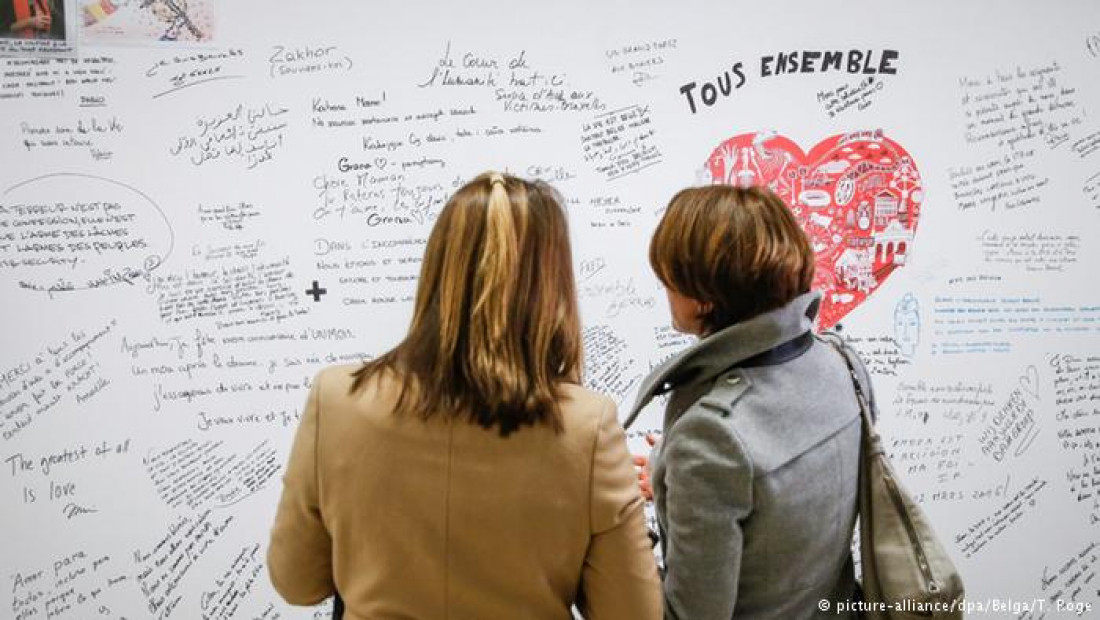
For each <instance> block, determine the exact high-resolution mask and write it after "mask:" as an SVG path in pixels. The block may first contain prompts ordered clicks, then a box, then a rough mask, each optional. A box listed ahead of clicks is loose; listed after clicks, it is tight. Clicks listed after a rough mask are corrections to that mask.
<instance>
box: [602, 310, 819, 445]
mask: <svg viewBox="0 0 1100 620" xmlns="http://www.w3.org/2000/svg"><path fill="white" fill-rule="evenodd" d="M820 306H821V293H820V292H819V291H811V292H809V293H805V294H803V295H799V296H798V297H795V298H794V299H792V300H791V301H789V302H787V305H785V306H781V307H779V308H776V309H775V310H771V311H769V312H765V313H763V314H759V315H757V316H755V317H753V318H751V319H749V320H747V321H742V322H740V323H735V324H733V325H730V326H729V327H727V328H725V329H723V330H721V331H718V332H715V333H713V334H711V335H709V336H707V337H705V338H703V339H701V340H699V342H697V343H695V344H694V345H692V346H691V347H688V348H687V349H685V350H684V351H683V352H681V353H680V354H679V355H677V356H676V357H673V358H672V359H670V360H668V361H666V362H665V363H664V364H661V365H660V366H658V367H657V368H655V369H654V370H653V372H652V373H650V375H649V376H648V377H647V378H646V379H645V381H643V382H642V387H641V390H640V391H639V392H638V398H637V400H636V402H635V403H634V407H633V408H632V409H631V410H630V415H629V416H627V419H626V421H625V422H624V426H630V424H631V423H633V422H634V419H635V418H637V417H638V413H639V412H641V410H642V408H644V407H645V406H646V405H647V404H648V403H649V401H650V400H651V399H652V398H653V397H654V396H655V395H656V394H658V393H661V392H663V391H667V389H668V387H669V386H675V387H681V386H686V385H692V384H695V383H698V382H701V381H708V380H710V379H713V378H714V377H716V376H718V375H719V374H721V373H722V372H723V371H725V370H728V369H729V368H730V367H732V366H733V365H734V364H737V363H738V362H741V361H742V360H745V359H748V358H750V357H752V356H754V355H758V354H760V353H763V352H764V351H767V350H768V349H771V348H773V347H776V346H778V345H780V344H783V343H784V342H787V341H789V340H791V339H792V338H796V337H798V336H800V335H802V334H803V333H805V332H807V331H808V330H810V329H812V328H813V323H814V319H815V318H816V317H817V311H818V309H819V308H820Z"/></svg>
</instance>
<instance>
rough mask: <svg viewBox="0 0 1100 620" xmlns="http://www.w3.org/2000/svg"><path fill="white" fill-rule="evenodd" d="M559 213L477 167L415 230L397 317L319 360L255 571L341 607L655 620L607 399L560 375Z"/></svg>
mask: <svg viewBox="0 0 1100 620" xmlns="http://www.w3.org/2000/svg"><path fill="white" fill-rule="evenodd" d="M580 366H581V336H580V328H579V321H578V314H577V302H576V294H575V284H574V280H573V272H572V260H571V253H570V249H569V236H568V230H567V226H566V219H565V213H564V211H563V209H562V207H561V204H560V201H559V199H558V198H557V195H556V193H555V192H554V191H553V190H552V188H550V187H549V186H548V185H546V184H544V183H541V182H529V181H525V180H523V179H519V178H516V177H512V176H508V175H501V174H496V173H493V174H484V175H481V176H479V177H477V178H475V179H474V180H473V181H471V182H469V183H468V184H466V185H465V186H464V187H462V188H461V189H459V190H458V191H457V192H456V193H455V195H454V196H452V197H451V199H450V200H449V201H448V203H447V204H446V206H445V207H444V209H443V211H442V212H441V214H440V216H439V219H438V220H437V221H436V223H435V226H434V228H433V230H432V233H431V236H430V238H429V240H428V245H427V249H426V251H425V255H424V262H423V265H422V268H421V273H420V281H419V286H418V290H417V296H416V302H415V308H414V311H413V318H412V323H411V326H410V328H409V332H408V334H407V335H406V336H405V338H404V340H402V341H401V342H400V343H399V344H398V345H397V346H396V347H394V348H393V349H392V350H390V351H389V352H387V353H385V354H384V355H382V356H380V357H379V358H377V359H375V360H373V361H371V362H368V363H366V364H364V365H361V366H359V367H352V366H337V367H330V368H326V369H324V370H322V371H321V372H320V373H319V374H318V375H317V377H316V379H315V380H314V384H313V388H312V391H311V393H310V396H309V399H308V401H307V404H306V408H305V411H304V413H303V416H302V421H301V425H300V427H299V429H298V432H297V435H296V437H295V440H294V446H293V448H292V451H291V455H290V460H289V463H288V464H287V469H286V475H285V477H284V489H283V496H282V499H281V501H280V504H279V507H278V512H277V515H276V518H275V525H274V527H273V530H272V533H271V545H270V548H269V551H268V568H269V571H270V575H271V580H272V583H273V584H274V585H275V588H276V590H278V592H279V593H280V594H281V595H282V596H283V597H284V598H285V599H286V600H287V601H288V602H290V603H293V604H299V605H311V604H315V603H317V602H319V601H321V600H323V599H325V598H326V597H329V596H331V595H333V594H334V593H336V592H338V593H339V594H340V596H341V597H342V598H343V600H344V602H345V604H346V611H345V614H346V615H345V617H346V618H348V619H366V618H371V619H386V618H423V619H435V618H451V619H453V620H461V619H471V620H480V619H487V618H502V619H503V618H532V619H538V618H547V619H551V618H552V619H554V620H561V619H563V618H568V617H570V612H569V610H570V607H571V606H572V605H574V604H576V605H577V606H578V607H579V608H580V610H581V611H582V613H584V614H585V616H586V617H588V618H606V619H617V618H622V619H623V620H646V619H648V618H659V617H660V616H661V594H660V582H659V580H658V576H657V571H656V567H655V564H654V560H653V556H652V553H651V550H650V542H649V539H648V537H647V535H646V529H645V525H644V516H643V513H642V504H643V502H642V499H641V496H640V494H639V492H638V489H637V486H636V485H635V483H634V471H633V468H632V466H631V463H630V456H629V454H628V452H627V448H626V443H625V438H624V434H623V430H622V427H621V425H620V424H619V421H618V418H617V415H616V410H615V405H614V403H613V402H612V401H611V400H609V399H608V398H606V397H604V396H600V395H597V394H595V393H592V392H590V391H588V390H586V389H584V388H583V387H581V386H580V385H579V373H580Z"/></svg>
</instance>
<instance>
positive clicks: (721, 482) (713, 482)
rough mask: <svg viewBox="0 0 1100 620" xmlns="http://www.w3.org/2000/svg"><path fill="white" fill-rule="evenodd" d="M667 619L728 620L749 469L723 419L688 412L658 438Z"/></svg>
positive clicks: (748, 500)
mask: <svg viewBox="0 0 1100 620" xmlns="http://www.w3.org/2000/svg"><path fill="white" fill-rule="evenodd" d="M664 442H665V445H664V448H663V452H662V458H663V460H664V463H665V475H664V482H665V484H664V486H665V488H666V492H665V500H664V503H665V523H664V529H665V535H666V537H667V541H666V543H665V576H664V593H665V618H666V620H729V618H731V617H733V613H734V609H735V608H736V605H737V588H738V580H739V577H740V572H741V552H742V531H741V521H742V520H744V519H745V518H746V517H747V516H748V515H749V513H750V512H751V511H752V466H751V463H750V461H749V459H748V455H747V454H746V452H745V450H744V447H743V446H742V444H741V441H740V439H739V438H738V437H737V435H736V433H735V432H734V431H733V429H732V428H731V427H730V425H729V422H728V420H727V419H726V418H724V417H722V416H720V415H718V414H716V413H714V412H711V411H709V410H707V409H705V408H698V407H692V408H690V409H689V410H688V411H687V412H685V413H684V415H683V417H681V418H680V419H679V420H677V422H676V424H675V425H673V427H672V428H671V429H669V432H668V434H667V435H666V436H665V439H664Z"/></svg>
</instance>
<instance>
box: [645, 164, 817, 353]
mask: <svg viewBox="0 0 1100 620" xmlns="http://www.w3.org/2000/svg"><path fill="white" fill-rule="evenodd" d="M649 264H650V265H651V266H652V267H653V271H654V272H655V273H656V274H657V277H658V278H659V279H660V280H661V282H662V283H663V284H664V285H665V286H667V287H668V288H671V289H672V290H674V291H676V292H677V293H679V294H681V295H685V296H687V297H690V298H692V299H697V300H699V301H702V302H708V303H710V304H711V305H712V306H713V308H712V310H711V311H710V313H709V314H708V315H707V316H706V317H704V319H703V328H704V330H705V331H706V333H712V332H715V331H717V330H720V329H722V328H724V327H728V326H730V325H733V324H734V323H739V322H741V321H744V320H746V319H750V318H752V317H754V316H756V315H758V314H761V313H764V312H767V311H769V310H774V309H775V308H779V307H781V306H783V305H785V304H786V303H787V302H789V301H790V300H792V299H794V298H795V297H797V296H798V295H801V294H802V293H805V292H808V291H809V290H810V286H811V284H812V282H813V277H814V253H813V249H812V248H811V247H810V242H809V240H808V239H807V238H806V233H805V232H803V230H802V228H801V227H800V226H799V225H798V221H797V220H795V218H794V214H793V213H791V211H790V209H788V208H787V206H786V205H785V204H783V201H782V199H780V198H779V197H778V196H776V195H775V194H774V193H773V192H772V191H771V190H769V189H767V188H765V187H748V188H742V187H734V186H730V185H711V186H707V187H692V188H688V189H685V190H681V191H680V192H679V193H677V194H676V195H675V196H673V197H672V200H671V201H670V202H669V204H668V208H667V209H666V210H665V214H664V217H662V218H661V222H660V223H659V224H658V225H657V230H656V231H655V232H654V233H653V240H652V241H651V242H650V245H649Z"/></svg>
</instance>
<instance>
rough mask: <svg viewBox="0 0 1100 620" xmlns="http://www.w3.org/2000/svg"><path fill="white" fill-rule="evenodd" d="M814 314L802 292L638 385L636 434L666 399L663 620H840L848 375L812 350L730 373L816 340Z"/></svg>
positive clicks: (852, 438)
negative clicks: (797, 342)
mask: <svg viewBox="0 0 1100 620" xmlns="http://www.w3.org/2000/svg"><path fill="white" fill-rule="evenodd" d="M820 302H821V295H820V293H817V292H811V293H807V294H805V295H802V296H799V297H797V298H796V299H794V300H792V301H791V302H790V303H788V304H787V305H786V306H783V307H782V308H778V309H776V310H773V311H771V312H767V313H765V314H762V315H759V316H757V317H754V318H752V319H749V320H747V321H743V322H741V323H738V324H736V325H733V326H730V327H728V328H726V329H724V330H721V331H719V332H716V333H714V334H711V335H709V336H707V337H705V338H703V339H702V340H700V341H699V342H698V343H697V344H696V345H694V346H692V347H690V348H689V349H687V350H686V351H684V352H683V353H681V354H680V355H678V356H677V357H675V358H673V359H671V360H669V361H668V362H666V363H665V364H663V365H662V366H660V367H658V368H657V369H656V370H655V371H654V372H653V373H652V374H651V375H650V376H649V377H648V378H647V379H646V381H645V382H644V383H643V385H642V389H641V392H640V393H639V396H638V402H637V404H636V405H635V406H634V409H633V411H632V412H631V414H630V416H629V417H628V419H627V422H626V424H627V425H628V426H629V424H630V423H631V422H633V420H634V418H635V417H636V416H637V414H638V412H639V411H640V410H641V409H642V407H644V406H645V404H646V403H647V402H648V401H649V400H650V399H651V398H653V396H654V395H655V394H658V393H661V392H665V391H670V399H669V401H668V405H667V408H666V410H665V417H664V427H663V430H664V434H663V438H662V440H661V442H660V443H659V444H658V445H657V447H656V448H655V449H654V452H653V454H652V456H651V459H652V463H651V467H652V484H653V496H654V504H655V508H656V513H657V522H658V526H659V529H660V544H661V551H662V552H663V556H664V561H665V570H664V584H663V586H664V594H665V618H666V620H730V619H731V618H736V619H744V620H749V619H751V620H764V619H772V618H774V619H782V620H799V619H811V618H813V619H818V618H820V619H824V618H831V619H833V620H836V619H837V618H843V617H845V616H844V615H838V614H837V613H836V609H837V603H838V602H841V601H844V602H847V601H848V600H849V599H850V598H851V596H852V592H853V588H854V583H855V581H854V577H853V566H852V560H851V551H850V548H851V543H852V528H853V525H854V523H855V519H856V516H857V505H856V504H857V501H856V497H857V482H858V475H859V450H860V436H861V419H860V413H859V404H858V402H857V400H856V397H855V393H854V390H853V388H852V380H851V376H850V375H849V373H848V370H847V367H846V366H845V363H844V361H843V360H842V359H841V358H840V356H839V355H838V354H837V352H836V351H835V350H833V348H832V347H831V346H830V345H829V344H827V343H825V342H822V341H821V340H820V339H817V338H813V339H811V340H809V344H808V348H804V349H803V350H801V352H798V351H796V352H795V353H794V354H795V355H796V357H794V358H793V359H789V360H787V361H782V362H781V363H778V364H775V365H769V366H757V367H745V368H733V369H732V370H731V367H733V366H734V365H736V364H738V363H739V362H743V361H744V360H746V359H748V358H751V357H753V356H755V355H757V354H760V353H762V352H764V351H767V350H769V349H772V348H773V347H776V346H777V345H781V344H783V343H787V342H789V341H792V340H793V339H795V338H797V337H798V336H800V335H802V334H804V333H806V332H807V331H808V330H810V329H811V328H812V324H813V320H814V317H815V316H816V314H817V310H818V307H819V306H820ZM857 372H858V373H861V374H862V375H863V376H862V377H861V383H863V384H864V387H865V389H867V390H868V392H867V393H869V388H870V383H869V381H868V377H867V374H866V370H865V369H864V368H863V367H862V366H860V367H858V368H857ZM822 601H824V602H822ZM823 609H825V611H823Z"/></svg>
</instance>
